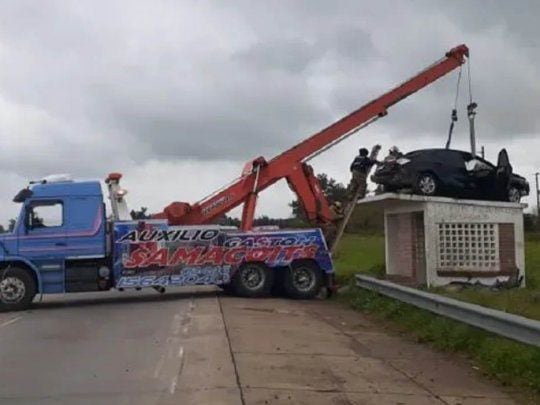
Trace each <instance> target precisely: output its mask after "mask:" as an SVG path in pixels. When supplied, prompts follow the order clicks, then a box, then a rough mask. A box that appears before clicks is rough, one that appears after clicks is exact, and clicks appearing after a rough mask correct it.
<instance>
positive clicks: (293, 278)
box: [284, 261, 323, 300]
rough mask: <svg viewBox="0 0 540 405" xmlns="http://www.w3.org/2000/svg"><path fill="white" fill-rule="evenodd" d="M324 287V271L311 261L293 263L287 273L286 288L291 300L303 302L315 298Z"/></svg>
mask: <svg viewBox="0 0 540 405" xmlns="http://www.w3.org/2000/svg"><path fill="white" fill-rule="evenodd" d="M322 285H323V274H322V271H321V269H320V267H319V266H318V265H317V264H315V263H313V262H311V261H299V262H296V263H292V264H291V266H290V267H289V268H288V269H287V271H286V272H285V280H284V287H285V291H286V292H287V295H288V296H289V297H290V298H294V299H302V300H306V299H310V298H314V297H315V296H316V295H317V294H319V292H320V290H321V288H322Z"/></svg>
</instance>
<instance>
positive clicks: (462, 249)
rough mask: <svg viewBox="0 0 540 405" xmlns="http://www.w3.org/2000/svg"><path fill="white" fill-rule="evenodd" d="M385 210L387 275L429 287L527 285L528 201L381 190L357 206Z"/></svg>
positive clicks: (397, 279) (396, 279) (394, 278)
mask: <svg viewBox="0 0 540 405" xmlns="http://www.w3.org/2000/svg"><path fill="white" fill-rule="evenodd" d="M366 204H376V205H377V206H380V207H382V208H383V210H384V228H385V250H386V275H387V277H388V278H389V279H393V280H395V281H398V282H405V283H409V284H415V285H426V286H428V287H433V286H442V285H446V284H449V283H451V282H456V281H459V282H467V283H476V282H479V283H482V284H485V285H496V284H498V283H509V282H512V281H516V280H521V283H520V286H524V285H525V253H524V230H523V209H524V208H525V207H526V206H527V205H526V204H520V203H509V202H497V201H477V200H458V199H453V198H446V197H426V196H419V195H409V194H395V193H385V194H380V195H376V196H372V197H366V198H364V199H362V200H360V201H359V202H358V208H361V207H362V206H363V205H366Z"/></svg>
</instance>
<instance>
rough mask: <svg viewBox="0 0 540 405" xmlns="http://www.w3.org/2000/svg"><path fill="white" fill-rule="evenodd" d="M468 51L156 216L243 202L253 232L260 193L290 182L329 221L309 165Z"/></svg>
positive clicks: (310, 210) (197, 216)
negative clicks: (198, 198)
mask: <svg viewBox="0 0 540 405" xmlns="http://www.w3.org/2000/svg"><path fill="white" fill-rule="evenodd" d="M468 56H469V50H468V48H467V46H465V45H459V46H457V47H455V48H453V49H451V50H450V51H448V52H447V53H446V54H445V56H444V58H442V59H441V60H439V61H437V62H435V63H434V64H433V65H431V66H429V67H428V68H426V69H425V70H423V71H421V72H419V73H418V74H416V75H415V76H413V77H412V78H410V79H409V80H407V81H405V82H404V83H402V84H400V85H399V86H397V87H395V88H394V89H392V90H390V91H389V92H387V93H385V94H383V95H382V96H380V97H378V98H376V99H374V100H372V101H370V102H369V103H367V104H365V105H364V106H362V107H360V108H359V109H358V110H356V111H354V112H352V113H351V114H349V115H347V116H346V117H344V118H342V119H341V120H339V121H337V122H335V123H334V124H332V125H330V126H329V127H327V128H325V129H323V130H322V131H320V132H318V133H316V134H314V135H312V136H311V137H309V138H307V139H306V140H304V141H302V142H300V143H299V144H297V145H295V146H293V147H292V148H291V149H289V150H287V151H285V152H283V153H281V154H280V155H278V156H276V157H275V158H273V159H272V160H270V161H269V162H267V161H266V160H265V159H264V158H263V157H258V158H257V159H254V160H253V161H250V162H248V163H247V164H246V166H245V167H244V170H243V171H242V175H241V177H240V178H238V179H237V180H235V181H234V182H233V183H231V184H230V185H229V186H226V187H225V188H223V189H221V190H219V191H217V192H215V193H214V194H212V195H210V196H209V197H207V198H205V199H203V200H201V201H199V202H197V203H195V204H193V205H190V204H188V203H184V202H173V203H171V204H169V205H168V206H167V207H165V209H164V210H163V212H162V213H159V214H156V215H154V217H155V218H166V219H168V221H169V224H171V225H180V224H208V223H212V222H213V221H215V220H216V219H218V218H220V217H221V216H223V215H224V214H225V213H227V212H229V211H230V210H231V209H233V208H235V207H237V206H239V205H240V204H242V203H243V204H244V208H243V212H242V229H244V230H248V229H251V227H252V225H253V218H254V215H255V207H256V203H257V195H258V193H259V192H261V191H262V190H264V189H266V188H267V187H269V186H271V185H273V184H274V183H276V182H277V181H279V180H281V179H286V180H287V182H288V183H289V186H290V187H291V188H292V189H293V191H294V192H295V193H296V194H297V196H298V199H299V201H300V203H301V206H302V208H303V209H304V211H305V212H306V215H307V217H308V219H310V220H312V221H316V222H319V223H325V222H329V221H330V220H331V219H332V214H331V212H330V210H329V206H328V201H327V200H326V198H325V196H324V194H323V192H322V190H321V187H320V184H319V182H318V180H317V178H316V176H315V175H314V174H313V169H312V168H311V166H309V165H308V164H307V163H306V161H307V160H308V159H310V158H312V157H314V156H316V155H317V154H319V153H321V152H323V151H325V150H326V149H328V148H330V147H332V146H333V145H335V144H336V143H338V142H339V141H341V140H343V139H344V138H346V137H347V136H348V135H350V134H352V133H353V132H355V131H356V130H358V129H360V128H361V127H363V126H366V125H368V124H369V123H371V122H373V121H374V120H376V119H378V118H379V117H383V116H385V115H386V114H387V112H388V108H389V107H391V106H392V105H394V104H396V103H398V102H399V101H401V100H403V99H404V98H406V97H408V96H410V95H411V94H413V93H415V92H417V91H418V90H421V89H422V88H424V87H426V86H428V85H429V84H431V83H433V82H434V81H435V80H437V79H439V78H441V77H442V76H444V75H446V74H447V73H449V72H451V71H452V70H454V69H456V68H457V67H459V66H461V65H462V64H464V63H465V61H466V58H467V57H468Z"/></svg>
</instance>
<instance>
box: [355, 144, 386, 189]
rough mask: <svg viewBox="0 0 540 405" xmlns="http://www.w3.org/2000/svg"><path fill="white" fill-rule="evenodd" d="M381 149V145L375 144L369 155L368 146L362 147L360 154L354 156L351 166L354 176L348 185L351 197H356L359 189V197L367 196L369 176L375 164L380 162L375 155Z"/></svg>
mask: <svg viewBox="0 0 540 405" xmlns="http://www.w3.org/2000/svg"><path fill="white" fill-rule="evenodd" d="M380 149H381V147H380V145H375V146H374V147H373V150H372V151H371V155H369V151H368V150H367V149H366V148H361V149H360V150H359V154H358V156H356V157H355V158H354V160H353V162H352V163H351V167H350V169H351V173H352V178H351V182H350V183H349V186H348V187H347V191H348V194H349V198H350V199H352V198H354V195H355V194H356V192H357V191H359V194H358V198H359V199H360V198H364V197H365V196H366V190H367V177H368V175H369V171H370V170H371V168H372V167H373V165H376V164H378V163H379V162H378V161H377V160H376V159H375V157H376V156H377V153H378V152H379V150H380Z"/></svg>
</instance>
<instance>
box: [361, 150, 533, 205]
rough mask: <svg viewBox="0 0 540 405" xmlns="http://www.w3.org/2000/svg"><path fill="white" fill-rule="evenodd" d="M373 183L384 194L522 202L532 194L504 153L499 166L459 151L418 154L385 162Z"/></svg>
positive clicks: (418, 151)
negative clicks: (407, 191)
mask: <svg viewBox="0 0 540 405" xmlns="http://www.w3.org/2000/svg"><path fill="white" fill-rule="evenodd" d="M371 180H373V182H375V183H377V184H379V185H381V186H383V189H384V191H385V192H393V191H398V190H402V189H409V190H411V191H412V192H413V193H414V194H421V195H428V196H434V195H439V196H448V197H455V198H471V199H481V200H496V201H512V202H519V200H520V199H521V197H522V196H525V195H528V194H529V183H528V182H527V180H525V178H523V177H522V176H519V175H517V174H514V173H512V166H511V165H510V161H509V159H508V154H507V152H506V150H505V149H502V150H501V151H500V152H499V158H498V161H497V166H495V165H493V164H491V163H490V162H488V161H487V160H484V159H482V158H480V157H478V156H474V157H473V155H471V154H470V153H469V152H463V151H459V150H452V149H422V150H416V151H413V152H409V153H407V154H405V155H403V156H401V157H398V158H397V159H389V160H386V161H384V162H383V163H382V164H380V165H379V166H378V167H377V169H376V171H375V173H374V174H373V176H371Z"/></svg>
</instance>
